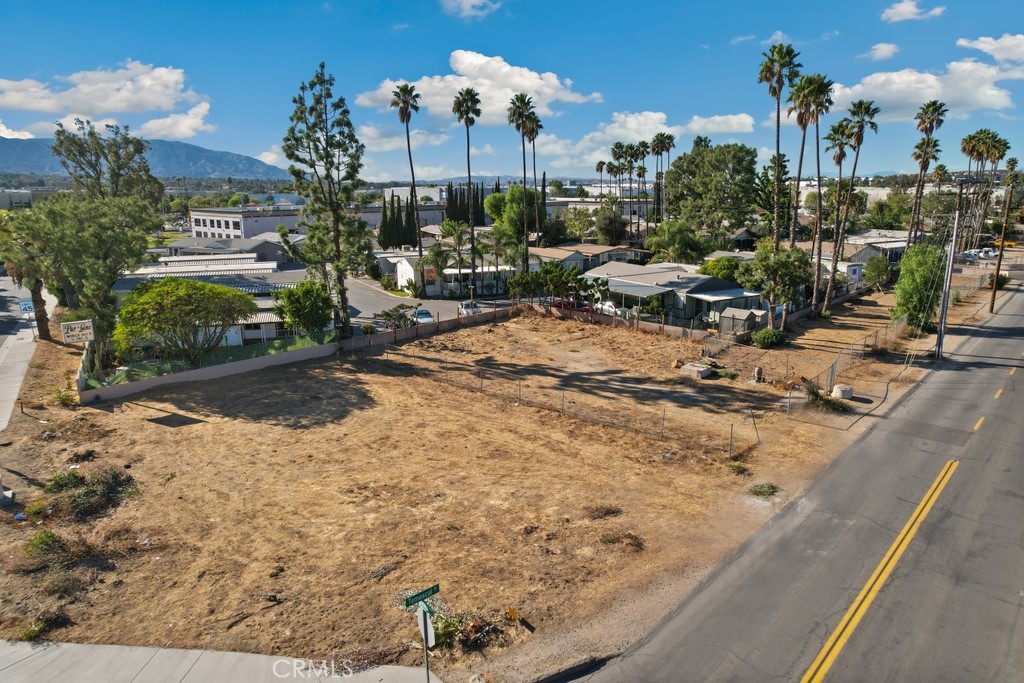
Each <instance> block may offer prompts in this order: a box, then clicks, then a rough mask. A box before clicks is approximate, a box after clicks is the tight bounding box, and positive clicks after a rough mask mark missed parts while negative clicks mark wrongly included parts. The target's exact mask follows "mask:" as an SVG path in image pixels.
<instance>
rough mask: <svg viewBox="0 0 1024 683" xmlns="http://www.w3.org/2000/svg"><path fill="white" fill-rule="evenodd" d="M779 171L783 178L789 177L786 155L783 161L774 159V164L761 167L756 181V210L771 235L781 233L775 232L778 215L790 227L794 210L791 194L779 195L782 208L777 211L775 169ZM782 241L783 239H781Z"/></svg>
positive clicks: (783, 156)
mask: <svg viewBox="0 0 1024 683" xmlns="http://www.w3.org/2000/svg"><path fill="white" fill-rule="evenodd" d="M776 168H778V169H779V173H781V174H782V177H783V178H786V177H788V176H789V165H788V164H787V160H786V155H785V154H783V155H782V158H781V159H773V160H772V163H770V164H768V165H767V166H763V167H761V172H760V173H758V174H757V177H756V178H755V180H754V208H755V209H756V210H757V212H758V214H759V215H760V217H761V221H762V222H763V223H764V224H765V225H767V226H768V228H769V230H770V231H771V234H772V235H773V240H774V235H775V234H776V233H779V234H781V233H780V231H781V228H780V229H779V230H775V229H774V227H773V224H774V222H775V215H776V214H778V216H779V220H781V221H782V224H783V225H786V226H788V225H789V222H790V217H791V215H792V213H791V212H792V210H793V196H792V195H791V194H790V193H788V192H787V193H785V194H782V193H781V192H780V194H779V202H781V204H782V205H781V206H779V207H778V210H777V211H776V207H775V169H776ZM780 239H781V238H780Z"/></svg>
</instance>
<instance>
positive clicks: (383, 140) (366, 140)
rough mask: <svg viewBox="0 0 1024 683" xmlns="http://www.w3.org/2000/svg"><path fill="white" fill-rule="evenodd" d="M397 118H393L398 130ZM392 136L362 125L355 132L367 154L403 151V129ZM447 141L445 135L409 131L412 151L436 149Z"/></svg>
mask: <svg viewBox="0 0 1024 683" xmlns="http://www.w3.org/2000/svg"><path fill="white" fill-rule="evenodd" d="M399 125H400V124H399V123H398V117H397V116H396V117H395V129H396V130H399ZM400 130H401V132H396V133H394V134H393V135H389V134H388V133H385V132H384V131H383V130H381V129H380V128H378V127H377V126H372V125H369V124H367V125H364V126H360V127H359V129H358V130H357V131H356V136H357V137H358V138H359V141H360V142H362V143H363V144H364V145H366V150H367V151H368V152H394V151H395V150H396V149H402V150H404V149H405V128H404V127H402V128H401V129H400ZM447 141H448V135H447V134H445V133H430V132H427V131H425V130H420V129H412V130H410V131H409V142H410V144H411V146H412V148H413V149H414V150H416V149H419V148H420V147H422V146H423V145H429V146H432V147H436V146H437V145H442V144H444V143H445V142H447Z"/></svg>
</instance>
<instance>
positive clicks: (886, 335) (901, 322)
mask: <svg viewBox="0 0 1024 683" xmlns="http://www.w3.org/2000/svg"><path fill="white" fill-rule="evenodd" d="M906 330H907V316H905V315H904V316H902V317H901V318H898V319H897V320H894V321H893V322H891V323H890V324H889V325H886V326H885V327H881V328H879V329H877V330H875V331H874V332H871V333H870V334H867V335H865V336H864V337H862V338H861V339H858V340H857V341H855V342H852V343H850V344H848V345H847V346H846V347H844V348H843V349H841V350H840V351H839V353H837V354H836V359H835V360H834V361H832V364H831V365H829V366H828V367H827V368H825V369H824V370H822V371H821V372H820V373H818V374H817V375H816V376H814V377H811V378H810V381H811V382H812V383H814V384H816V385H817V386H818V387H819V388H820V389H821V391H822V392H824V393H828V392H830V391H832V388H833V387H834V386H835V385H836V380H837V378H838V377H839V374H840V373H841V372H843V371H844V370H846V369H848V368H850V367H852V366H853V365H854V364H855V363H857V362H858V361H861V360H863V359H864V357H865V356H866V355H868V354H871V353H885V352H887V351H891V350H892V349H893V348H894V347H895V345H896V340H897V339H899V338H900V337H901V336H903V334H904V333H905V332H906Z"/></svg>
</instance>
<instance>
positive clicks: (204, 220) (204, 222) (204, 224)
mask: <svg viewBox="0 0 1024 683" xmlns="http://www.w3.org/2000/svg"><path fill="white" fill-rule="evenodd" d="M203 227H204V228H205V227H206V219H205V218H204V219H203Z"/></svg>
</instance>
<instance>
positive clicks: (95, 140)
mask: <svg viewBox="0 0 1024 683" xmlns="http://www.w3.org/2000/svg"><path fill="white" fill-rule="evenodd" d="M105 129H106V135H101V134H100V133H99V132H98V131H97V130H96V128H95V127H94V126H93V125H92V122H91V121H89V120H88V119H86V120H85V121H83V120H82V119H75V128H74V130H68V129H67V128H65V126H64V124H63V123H60V122H58V123H57V130H56V131H55V132H54V134H53V145H52V147H51V150H52V151H53V155H54V156H55V157H57V160H58V161H60V165H61V166H63V167H64V170H66V171H67V172H68V175H70V176H71V182H72V186H73V187H74V189H75V190H76V191H78V192H80V193H81V194H84V195H85V196H86V197H89V198H90V199H102V198H104V197H138V198H140V199H143V200H145V201H147V202H149V203H150V204H152V205H153V206H154V207H155V206H156V205H157V204H159V203H160V198H161V197H162V196H163V193H164V186H163V183H161V182H160V181H159V180H157V179H156V177H154V176H153V174H152V173H151V172H150V170H149V162H148V161H147V160H146V152H148V151H149V143H148V142H146V141H145V140H142V139H140V138H137V137H134V136H133V135H131V133H130V132H129V129H128V126H125V127H124V128H122V127H121V126H115V125H109V124H108V125H107V126H105Z"/></svg>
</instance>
